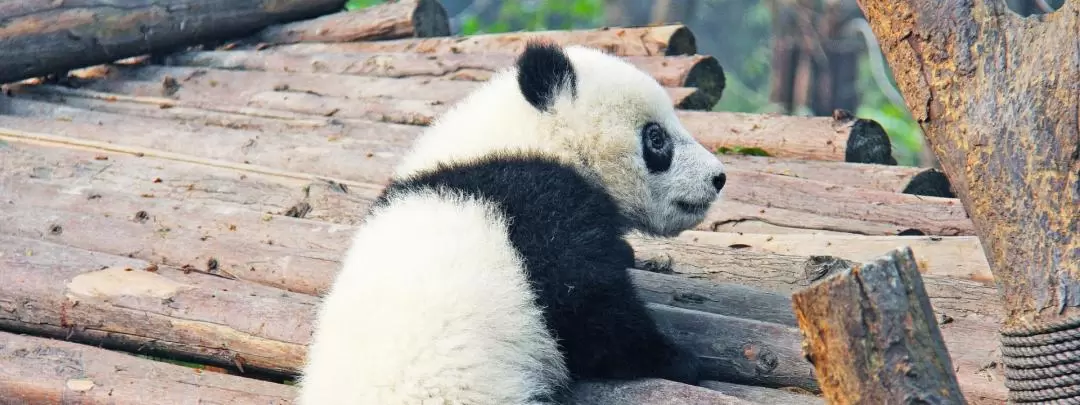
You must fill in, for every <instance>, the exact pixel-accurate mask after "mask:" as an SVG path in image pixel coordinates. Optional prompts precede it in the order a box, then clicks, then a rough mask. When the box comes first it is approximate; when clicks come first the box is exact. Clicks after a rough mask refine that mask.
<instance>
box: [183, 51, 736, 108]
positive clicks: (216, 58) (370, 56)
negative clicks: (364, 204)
mask: <svg viewBox="0 0 1080 405" xmlns="http://www.w3.org/2000/svg"><path fill="white" fill-rule="evenodd" d="M349 45H350V44H348V43H345V44H341V43H308V44H296V45H289V46H280V47H276V48H275V49H273V50H262V51H245V50H234V51H201V52H184V53H177V54H173V55H170V56H168V57H167V58H166V59H165V63H166V64H167V65H175V66H190V67H204V68H215V69H233V70H265V71H270V72H298V73H333V74H339V75H358V76H377V77H391V78H404V77H425V78H442V79H450V80H474V81H484V80H488V79H490V78H491V75H493V74H494V73H495V72H497V71H499V70H500V69H503V68H506V67H509V66H512V65H513V64H514V62H515V60H516V59H517V55H515V54H509V53H479V54H454V53H450V54H420V53H411V52H386V53H371V52H349V51H348V50H347V48H346V47H348V46H349ZM625 59H626V60H627V61H629V62H630V63H632V64H634V66H637V67H638V68H639V69H642V70H643V71H645V72H647V73H649V74H650V75H651V76H652V77H653V78H654V79H656V80H657V81H658V82H660V84H661V85H663V86H665V87H696V88H698V89H700V90H701V91H703V92H705V93H706V94H707V95H709V96H711V97H713V98H714V100H713V102H715V101H716V100H719V99H720V97H721V95H722V94H723V90H724V85H725V83H726V79H725V76H724V70H723V69H722V68H721V67H720V64H719V63H718V62H717V61H716V58H713V57H712V56H707V55H681V56H628V57H625Z"/></svg>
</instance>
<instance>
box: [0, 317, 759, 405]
mask: <svg viewBox="0 0 1080 405" xmlns="http://www.w3.org/2000/svg"><path fill="white" fill-rule="evenodd" d="M0 340H2V341H3V342H4V344H3V345H2V346H0V377H2V378H0V396H2V397H3V398H5V399H6V401H17V402H15V403H20V404H21V403H69V402H72V401H76V402H78V403H93V404H106V403H117V402H119V403H132V404H145V403H153V404H161V405H173V404H175V405H180V404H188V403H191V402H192V401H196V402H200V403H230V404H236V405H255V404H261V405H265V404H273V405H287V404H291V403H293V398H294V397H295V395H296V392H295V388H294V387H292V386H289V385H285V384H276V383H272V382H267V381H260V380H256V379H251V378H244V377H238V376H233V375H229V374H223V373H218V372H209V371H205V372H200V371H199V370H198V369H192V368H189V367H184V366H178V365H173V364H168V363H164V362H158V361H154V360H148V359H145V358H140V357H136V356H132V355H130V354H126V353H121V352H115V351H111V350H105V349H101V348H97V347H93V346H88V345H82V344H77V343H71V342H65V341H61V340H53V339H46V338H41V337H34V336H26V335H18V334H12V333H6V332H0ZM763 390H764V391H765V392H767V391H769V390H767V389H763ZM572 400H573V401H575V402H576V403H580V404H582V405H585V404H589V405H592V404H612V405H614V404H622V403H627V402H626V401H631V403H634V404H642V405H684V404H697V403H702V402H706V403H710V404H721V405H757V404H759V403H758V402H751V401H749V400H746V399H740V398H737V397H734V396H729V395H725V394H724V393H721V392H718V391H715V390H708V389H704V388H701V387H695V386H691V385H685V384H679V383H675V382H672V381H666V380H657V379H646V380H641V381H610V382H608V381H586V382H578V383H576V384H575V386H574V388H573V398H572ZM5 403H9V402H5ZM761 404H764V403H761Z"/></svg>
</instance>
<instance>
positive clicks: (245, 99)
mask: <svg viewBox="0 0 1080 405" xmlns="http://www.w3.org/2000/svg"><path fill="white" fill-rule="evenodd" d="M200 1H202V2H208V3H209V2H210V1H209V0H200ZM40 3H42V6H41V7H39V8H40V10H38V12H40V13H41V14H42V15H44V16H45V17H40V18H47V16H48V15H51V14H48V13H46V11H49V10H51V9H49V8H47V7H46V6H48V4H51V3H52V2H44V1H43V2H40ZM132 3H137V2H136V1H132ZM248 3H251V2H239V3H237V5H235V7H248V6H246V4H248ZM287 3H288V4H290V5H291V6H290V7H294V9H290V10H288V13H284V12H281V13H277V14H272V15H271V14H270V13H269V12H268V11H260V10H251V11H249V12H250V13H252V15H257V16H258V19H255V18H254V17H253V19H252V20H250V21H249V22H248V23H246V24H247V25H246V26H245V27H244V32H243V35H240V34H236V33H234V34H233V35H232V36H231V37H228V36H227V37H228V38H231V39H229V40H228V41H227V43H224V44H221V43H218V44H216V45H215V46H209V45H207V44H205V41H206V38H207V36H206V35H202V34H200V35H195V34H185V33H184V32H182V30H181V31H180V32H176V31H168V32H166V31H162V32H163V33H167V34H168V36H169V41H168V44H167V45H168V46H167V47H164V48H156V47H155V48H153V49H146V48H145V46H144V45H139V46H138V47H136V48H133V49H132V51H131V52H130V54H123V55H119V56H118V57H124V58H128V57H136V58H134V59H130V58H129V59H126V60H123V61H120V60H114V61H113V62H112V63H108V64H105V65H91V64H92V63H100V62H101V61H99V59H100V58H101V57H102V56H101V55H97V56H94V55H93V54H87V55H88V56H86V57H85V59H82V60H80V61H76V62H78V63H77V64H76V65H68V64H64V63H59V64H56V65H55V66H52V67H46V66H37V65H34V66H32V67H31V66H30V65H26V66H28V67H25V68H24V71H25V72H33V73H34V75H24V76H19V77H15V76H12V77H6V76H5V80H7V81H8V83H6V84H4V87H3V95H0V285H3V286H5V287H4V288H0V398H2V399H0V403H3V404H7V403H16V404H24V403H60V402H62V401H68V402H63V403H69V402H70V403H74V402H78V403H93V404H104V403H114V402H115V403H130V404H143V403H145V404H151V403H153V404H173V403H176V404H179V403H193V402H200V401H203V402H207V403H231V404H235V405H246V404H268V403H269V404H289V403H291V401H292V398H291V396H292V395H293V393H294V386H293V385H292V384H293V381H294V378H295V373H296V371H297V369H298V367H299V366H300V365H301V364H302V361H303V358H304V355H305V350H306V343H307V342H308V339H309V338H310V333H311V327H312V326H311V320H312V315H313V311H314V308H315V305H316V304H317V303H318V296H319V294H320V293H322V292H324V291H325V290H326V289H327V287H328V286H329V284H330V282H331V280H332V279H333V276H334V274H335V272H336V271H337V266H338V265H339V261H340V258H341V255H342V253H343V252H344V250H345V248H346V247H347V244H348V240H349V236H350V234H351V231H352V230H353V229H354V227H355V226H356V224H357V223H358V222H359V220H360V219H361V217H362V216H363V214H364V213H365V211H366V210H367V208H368V207H369V205H370V204H371V202H372V201H373V199H374V198H375V197H376V196H377V195H378V193H379V192H380V190H381V189H382V187H383V185H384V184H385V182H386V181H387V179H388V176H389V175H390V169H391V167H392V166H393V165H394V164H395V163H396V162H397V161H398V159H399V158H400V157H401V154H402V153H403V152H404V151H405V150H406V148H407V147H408V145H409V142H411V141H412V140H413V139H414V138H415V137H416V136H417V135H418V134H419V132H420V131H421V130H422V129H423V127H424V126H425V125H427V124H428V123H430V122H431V119H432V118H433V117H434V116H436V115H437V114H439V113H440V112H441V111H443V110H444V109H445V108H446V107H447V106H448V105H450V104H452V103H453V102H455V101H456V100H458V99H460V98H461V97H462V96H463V95H465V94H467V93H468V92H469V91H470V90H471V89H473V88H475V87H476V86H477V85H479V83H481V82H483V81H484V80H487V79H488V78H489V77H490V75H491V74H492V73H493V72H495V71H497V70H498V69H500V68H501V67H503V66H506V65H507V64H509V63H512V60H513V55H514V52H516V51H517V50H519V49H520V47H521V45H522V44H523V42H522V41H524V40H525V39H527V38H529V37H533V36H536V35H548V36H549V37H551V38H552V39H554V40H556V41H557V42H560V43H564V44H586V45H593V46H600V47H603V48H605V49H608V50H609V51H611V52H614V53H616V54H619V55H622V56H625V57H627V59H628V60H629V61H630V62H631V63H634V64H635V65H637V66H638V67H640V68H642V69H643V70H645V71H646V72H648V73H649V74H651V75H652V76H653V77H655V78H656V79H657V80H658V81H660V83H661V84H663V85H664V86H665V87H666V88H667V89H668V93H669V94H670V95H671V96H672V103H673V105H675V106H677V107H678V108H679V115H680V116H681V118H682V119H683V122H684V123H685V125H686V126H687V128H688V129H690V130H691V132H693V133H694V135H695V136H696V137H697V138H698V140H699V141H701V142H702V143H703V144H704V145H706V146H707V147H709V148H712V149H715V150H717V151H718V153H719V156H720V159H721V160H722V161H723V162H724V163H725V164H726V165H727V167H728V170H729V179H730V182H729V186H728V187H727V188H726V189H725V193H724V198H723V200H722V201H720V202H718V203H717V204H716V205H715V206H714V208H713V209H712V210H711V211H710V213H709V216H708V219H707V220H706V221H705V222H703V223H702V224H701V225H700V226H699V227H698V228H697V229H696V230H692V231H688V232H686V233H684V234H683V235H681V236H679V237H677V238H672V239H647V238H634V239H632V240H631V242H632V245H633V246H634V248H635V251H636V253H637V263H636V264H635V268H634V269H628V271H629V272H630V273H631V275H632V277H633V280H634V284H635V286H636V287H637V289H638V292H639V294H640V295H641V296H642V297H643V299H645V300H646V301H647V302H648V303H649V309H650V313H651V315H652V316H653V317H654V318H655V319H656V320H657V321H658V322H659V324H660V325H661V329H662V330H664V332H665V333H669V334H671V335H672V336H673V337H675V339H676V340H677V341H678V342H680V344H684V345H687V346H688V347H691V348H693V350H695V351H696V352H697V353H699V355H700V356H702V357H703V358H704V359H707V361H705V365H704V369H703V372H704V373H705V375H706V376H707V380H708V381H705V382H703V383H702V384H700V386H688V385H684V384H678V383H673V382H670V381H663V380H644V381H633V382H610V381H585V382H581V383H579V384H578V385H577V386H576V387H575V395H576V397H575V398H576V400H577V401H578V403H581V404H600V405H604V404H623V403H634V404H642V405H676V404H702V403H708V404H749V405H752V404H824V403H825V402H824V401H825V400H824V398H823V397H822V396H821V395H822V394H821V392H822V390H821V387H820V385H819V382H818V380H817V377H816V376H815V374H814V373H815V371H814V365H813V364H811V363H810V362H809V361H807V360H806V359H805V358H804V357H803V355H802V352H801V342H802V338H801V335H800V332H799V324H798V322H797V320H796V316H795V313H794V311H793V306H792V300H791V295H792V293H794V292H796V291H798V290H800V289H803V288H805V287H807V286H810V285H812V284H813V283H814V282H815V281H818V280H821V279H824V278H826V277H828V276H829V275H830V274H833V273H835V272H837V271H842V270H843V269H846V268H849V267H850V265H851V263H857V262H865V261H869V260H872V259H873V258H875V257H878V256H879V255H881V254H884V253H885V252H887V251H890V250H891V249H894V248H898V247H902V246H910V247H911V249H912V251H913V255H914V256H913V257H914V260H917V261H918V265H919V266H918V267H919V268H920V269H921V270H922V272H923V273H922V274H921V277H922V280H923V283H924V288H925V294H926V296H927V297H928V302H929V305H930V306H931V307H932V309H933V311H934V316H936V317H937V322H938V326H939V328H940V338H941V339H940V340H941V341H943V342H944V344H945V345H946V346H947V348H948V353H949V356H950V358H951V364H952V365H953V367H954V369H955V370H954V371H955V374H956V381H957V385H958V387H959V389H960V390H961V392H962V395H963V397H964V398H965V399H966V400H967V401H968V403H971V404H1003V403H1005V400H1006V398H1007V390H1006V388H1005V386H1004V384H1003V381H1004V377H1003V370H1002V369H1001V367H1000V364H1001V356H1000V352H999V350H998V347H997V330H998V327H999V324H1000V322H1001V319H1002V318H1003V314H1002V313H1001V311H1000V310H999V308H1000V303H999V298H998V295H997V293H996V290H995V288H994V284H993V282H994V280H993V277H992V275H991V274H990V271H989V266H988V264H987V261H986V258H985V257H984V255H983V251H982V246H981V245H980V244H979V241H978V239H977V238H975V237H974V236H973V235H974V231H973V225H972V223H971V220H970V219H969V218H968V217H967V214H966V213H965V212H964V209H963V207H962V206H961V204H960V202H959V201H958V200H957V199H955V198H946V197H935V196H928V195H914V194H911V193H910V192H907V193H905V190H916V189H925V187H913V186H912V182H913V180H915V181H916V182H918V180H917V179H918V178H921V177H926V176H920V174H922V173H925V172H927V170H928V169H923V168H914V167H900V166H896V165H895V162H889V159H887V158H883V157H881V156H880V151H881V150H882V149H881V148H882V145H881V144H880V143H878V144H875V143H874V142H876V141H874V139H878V138H880V137H882V136H883V134H884V132H883V131H882V130H881V129H880V126H878V125H877V124H876V123H874V122H873V121H869V120H862V119H850V118H846V119H845V118H842V117H844V116H845V115H844V114H838V115H837V118H834V117H816V118H806V117H791V116H778V115H759V114H737V113H726V112H713V111H711V109H712V105H713V104H715V102H716V100H718V99H719V98H720V97H722V96H723V89H724V76H723V69H722V68H721V67H720V66H719V64H718V63H717V62H716V60H715V59H714V58H712V57H710V56H708V55H699V54H697V53H696V49H695V48H694V45H693V44H694V40H693V34H692V33H691V32H690V31H689V30H688V29H687V28H686V27H683V26H659V27H628V28H612V29H604V30H584V31H565V32H551V33H529V34H490V35H484V36H477V37H457V36H448V35H447V33H446V31H445V30H446V28H445V27H446V26H447V25H445V24H446V22H445V21H443V20H445V18H446V15H445V11H444V10H443V9H442V7H441V5H439V4H438V3H437V2H435V1H434V0H432V1H402V2H394V3H388V4H387V5H384V6H376V7H375V9H371V10H365V11H363V12H359V13H357V12H354V13H351V14H349V13H343V12H341V13H333V12H330V11H328V10H327V8H328V6H327V4H329V3H328V2H315V3H318V4H315V3H313V5H312V6H311V7H315V8H316V9H313V10H303V9H299V8H297V7H302V6H301V5H300V3H301V2H287ZM294 3H295V5H294ZM148 4H149V2H148ZM49 7H51V6H49ZM5 12H13V11H12V10H8V9H6V8H5V7H4V6H0V17H2V16H3V15H4V13H5ZM177 12H181V11H177ZM328 12H329V14H327V13H328ZM291 15H296V16H298V17H293V18H288V19H285V16H291ZM133 16H134V14H133ZM362 16H371V17H370V18H371V19H370V20H369V19H366V18H360V17H362ZM271 17H273V18H271ZM27 18H29V17H27ZM132 18H142V17H132ZM301 18H307V19H301ZM264 20H266V21H264ZM80 21H82V20H80ZM135 23H139V24H143V25H144V26H146V27H151V28H152V27H153V26H154V24H167V23H168V21H158V19H150V18H148V19H146V20H144V21H141V22H125V24H135ZM80 24H89V23H88V22H80ZM121 28H122V27H121ZM10 32H14V31H10ZM102 32H105V31H102ZM118 32H119V31H118ZM122 33H123V34H124V35H128V34H127V33H126V31H123V32H122ZM11 35H20V34H19V33H15V34H11ZM21 35H27V38H30V39H32V40H34V41H43V40H44V39H45V38H46V36H42V35H41V34H40V33H37V32H29V31H27V32H24V33H22V34H21ZM110 35H113V34H110ZM163 35H164V34H163ZM108 38H113V39H112V40H111V41H113V42H111V43H116V44H123V43H124V41H126V40H127V39H126V37H124V36H121V35H120V34H115V35H113V36H110V37H108ZM215 38H216V37H215ZM177 44H183V45H185V46H190V47H191V49H184V50H180V51H177V50H176V49H177ZM59 46H60V45H57V47H59ZM66 46H70V44H69V45H66ZM50 49H51V48H50ZM57 49H59V48H57ZM64 52H68V53H70V52H71V51H70V49H69V48H64ZM144 53H153V54H154V55H151V56H143V57H138V56H139V55H142V54H144ZM111 55H112V56H117V54H111ZM95 58H97V59H95ZM9 59H10V58H9ZM34 62H35V63H45V62H47V61H44V60H43V61H34ZM5 63H15V64H27V63H28V62H27V61H26V60H24V59H19V60H15V59H12V60H11V61H2V60H0V71H5V72H14V71H13V70H5V68H6V67H7V66H6V65H5ZM65 63H70V62H65ZM19 66H22V65H19ZM54 68H55V69H54ZM73 68H78V70H74V71H71V72H70V74H69V75H68V76H67V77H66V78H63V77H61V78H57V77H50V78H42V77H37V76H36V75H40V74H42V73H43V72H55V71H67V70H68V69H73ZM867 145H870V146H867ZM885 146H886V147H887V144H886V145H885ZM747 148H753V149H755V150H760V151H764V152H765V154H767V155H768V156H748V155H743V154H739V153H738V152H731V151H738V150H745V149H747ZM915 186H918V184H915ZM415 232H423V230H422V229H417V230H415ZM901 234H903V235H912V234H914V235H918V236H899V235H901ZM5 401H7V402H5Z"/></svg>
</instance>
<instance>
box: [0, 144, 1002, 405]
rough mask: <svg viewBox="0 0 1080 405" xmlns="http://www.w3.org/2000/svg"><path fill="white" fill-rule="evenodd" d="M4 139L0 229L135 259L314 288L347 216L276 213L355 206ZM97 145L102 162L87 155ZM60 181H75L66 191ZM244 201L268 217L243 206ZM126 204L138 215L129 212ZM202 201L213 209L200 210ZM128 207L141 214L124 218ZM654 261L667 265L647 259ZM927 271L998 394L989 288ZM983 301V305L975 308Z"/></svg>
mask: <svg viewBox="0 0 1080 405" xmlns="http://www.w3.org/2000/svg"><path fill="white" fill-rule="evenodd" d="M3 139H7V140H8V141H9V143H8V144H7V147H5V148H0V153H2V155H0V162H3V163H4V164H10V165H11V166H8V167H9V168H10V169H9V168H5V170H0V173H3V174H7V175H10V176H12V177H7V178H0V195H4V196H12V197H8V199H7V200H6V201H0V202H3V203H6V204H7V205H6V207H8V208H6V209H5V210H4V211H0V217H4V219H0V229H7V230H15V232H17V235H19V236H22V237H27V238H34V239H42V238H44V239H45V240H48V241H52V242H56V243H63V244H65V245H71V246H75V247H79V248H85V249H92V250H97V251H103V252H106V253H110V254H116V255H129V254H131V255H134V257H135V258H137V259H143V260H148V261H152V262H159V263H160V262H162V261H164V262H166V263H169V264H174V265H176V266H181V267H182V266H183V265H186V264H190V265H192V266H195V267H196V268H200V269H205V268H208V267H209V266H207V265H206V264H207V263H209V262H210V259H211V258H213V259H214V262H215V263H216V264H217V266H216V267H217V268H218V269H219V270H220V271H221V273H222V274H231V275H235V276H237V277H238V278H241V279H244V280H251V281H256V282H262V283H266V284H270V285H276V286H283V288H287V289H290V290H294V291H308V292H311V293H314V292H316V291H319V290H323V289H325V287H326V286H328V285H329V282H330V279H331V277H332V275H333V274H334V272H335V271H336V266H337V264H336V263H337V260H339V257H338V256H340V254H341V253H342V252H343V251H344V249H345V247H346V246H347V243H348V238H349V235H350V233H349V231H348V229H349V228H347V227H340V226H334V225H329V224H326V223H320V222H315V221H308V220H299V219H296V218H289V216H290V214H288V211H294V212H295V213H294V214H291V215H298V216H305V215H304V214H303V213H304V212H309V211H308V209H310V213H308V214H307V215H306V217H307V218H311V217H314V216H321V217H322V218H324V219H327V220H330V221H335V222H338V223H350V222H353V221H356V220H358V219H359V215H360V213H362V212H363V211H364V209H366V208H365V207H366V206H367V202H365V201H363V198H362V197H361V196H362V195H363V194H365V191H363V190H364V189H363V188H361V187H358V186H356V185H354V184H351V183H350V185H349V186H348V188H342V187H341V186H340V185H339V184H338V183H324V182H311V183H309V181H310V180H305V179H300V181H297V179H298V177H294V176H288V175H287V173H273V172H270V173H261V172H257V171H253V170H247V169H246V167H247V166H245V165H236V166H224V165H208V164H204V163H203V162H201V161H198V160H188V161H169V160H157V158H155V155H154V154H152V153H147V154H145V155H144V157H142V158H138V157H135V156H132V155H128V156H127V157H125V156H124V155H125V154H123V153H116V152H108V151H103V150H100V149H88V150H70V151H68V152H64V151H65V150H66V149H56V145H55V144H50V145H49V146H50V147H49V148H45V149H42V148H41V147H31V146H26V145H25V144H24V143H23V141H22V140H18V139H12V138H3ZM3 139H0V140H3ZM30 149H38V151H37V152H34V151H32V150H30ZM99 156H101V157H106V158H107V160H98V159H97V158H98V157H99ZM158 179H162V180H160V181H158ZM28 182H29V184H28ZM73 184H75V185H78V186H77V188H74V189H73V188H72V185H73ZM289 184H292V186H289ZM5 185H6V186H7V188H6V189H3V188H4V186H5ZM305 185H308V186H309V188H308V189H307V190H303V187H305ZM180 200H184V201H188V203H182V202H180ZM245 209H247V210H252V211H255V212H272V213H274V214H277V215H269V216H258V215H253V214H245V213H243V211H244V210H245ZM139 210H142V211H145V212H146V214H145V215H142V216H140V215H138V211H139ZM207 212H212V213H213V215H212V216H207V215H206V213H207ZM283 213H284V216H283V215H282V214H283ZM140 217H141V218H146V219H147V222H146V223H138V222H135V221H133V219H138V218H140ZM267 219H269V220H267ZM54 225H60V226H61V228H60V229H59V230H60V232H59V234H56V233H55V232H54V229H55V228H54ZM97 229H116V230H117V231H116V232H115V233H114V235H113V237H110V238H100V237H99V233H97V232H98V231H97ZM252 241H255V242H256V243H254V244H253V243H252ZM314 241H317V242H314ZM632 243H633V245H634V247H635V250H636V251H637V252H638V258H639V266H641V267H645V268H648V269H651V270H657V271H666V272H672V271H674V272H676V273H677V274H679V275H680V276H686V277H690V278H700V279H706V280H708V281H709V282H725V281H729V282H734V283H739V284H743V285H746V286H749V287H754V288H766V289H769V290H771V291H774V292H777V293H781V294H784V295H787V294H790V292H791V291H793V289H794V288H796V287H797V286H799V285H805V284H800V283H804V281H800V280H806V279H807V273H806V270H804V267H805V264H806V262H807V259H806V257H805V256H791V255H778V254H764V253H760V252H753V251H749V250H747V249H734V248H726V247H716V246H714V247H711V248H710V247H708V246H698V245H688V243H687V242H685V241H680V240H654V241H649V240H644V241H642V240H634V241H632ZM254 245H257V246H258V247H256V246H254ZM681 245H686V247H685V248H683V247H681ZM657 257H659V258H660V259H661V260H657V259H656V258H657ZM672 259H673V260H672ZM658 262H659V263H660V264H664V263H668V264H667V266H666V267H664V266H661V267H657V266H656V263H658ZM632 273H634V274H636V276H635V283H636V284H637V285H638V287H639V291H642V293H643V296H645V297H646V299H648V300H650V301H652V302H658V303H663V304H668V305H672V306H678V307H682V308H689V309H695V310H702V311H711V312H718V313H720V314H733V313H734V314H738V315H739V316H745V317H752V318H755V319H759V320H764V321H770V322H781V323H787V322H789V321H784V319H783V318H784V317H786V316H788V315H790V310H789V312H786V313H783V314H780V313H774V314H772V315H769V314H766V313H765V312H766V311H767V308H775V307H778V306H781V305H780V300H778V299H776V298H775V296H773V297H774V298H769V295H768V294H754V296H752V297H747V299H746V300H742V299H741V298H740V297H745V294H743V293H741V292H739V291H738V290H739V289H738V288H728V289H726V290H725V291H722V292H721V291H719V290H716V292H713V291H703V290H702V289H699V288H698V286H701V285H707V284H708V283H706V281H705V280H698V281H696V282H694V283H686V284H679V285H674V284H672V285H667V286H664V285H663V284H659V283H649V280H651V279H656V278H658V277H659V278H660V279H661V280H662V279H664V278H663V277H660V276H664V275H662V274H656V275H654V274H651V273H641V272H632ZM812 275H813V274H811V276H812ZM668 277H672V276H668ZM927 279H928V280H929V281H928V283H931V285H932V286H935V285H936V286H940V288H939V289H931V294H932V297H933V298H932V299H933V302H934V305H935V306H936V307H937V310H938V311H939V312H941V311H943V310H948V311H949V312H946V313H945V315H947V316H948V318H947V319H945V320H943V322H946V321H947V322H948V323H947V324H946V325H945V326H943V328H944V333H945V336H946V339H947V341H948V343H949V345H950V347H951V348H952V349H953V351H954V356H956V359H954V360H955V362H956V364H957V366H958V368H959V371H958V373H961V376H962V380H961V381H962V384H964V389H965V390H969V391H970V392H972V393H973V394H972V396H973V397H976V396H978V397H981V398H989V399H990V400H991V402H990V403H994V402H993V401H994V400H1001V399H1003V398H1004V395H1005V394H1004V387H1001V386H1000V384H998V383H996V382H995V381H1000V378H1001V377H1000V371H999V370H996V369H995V368H993V367H988V366H987V365H988V364H991V363H992V362H993V361H996V357H994V356H996V355H994V354H993V353H995V350H996V348H997V346H996V344H995V343H994V342H993V339H992V338H986V337H987V336H993V335H994V333H995V331H996V328H997V326H996V324H995V323H993V321H989V320H988V319H991V318H992V319H996V317H997V316H1000V314H997V315H995V313H993V312H992V310H993V309H994V308H995V307H994V306H992V305H989V304H987V303H988V302H993V300H995V299H997V297H996V295H995V294H994V291H993V289H992V288H989V287H985V286H982V285H980V284H977V283H971V282H962V281H959V280H950V279H945V278H941V279H940V282H939V283H937V284H932V282H934V281H936V280H939V279H935V278H930V277H928V278H927ZM669 280H670V279H669ZM703 283H704V284H703ZM694 284H697V285H694ZM751 300H753V301H751ZM766 300H768V301H766ZM739 302H746V303H747V304H746V305H750V306H753V305H760V306H761V307H762V308H761V311H762V312H755V311H752V310H750V309H745V308H743V307H739V306H737V305H738V303H739ZM764 302H770V304H764ZM788 308H790V307H788ZM986 310H990V311H991V312H990V313H985V312H978V311H986ZM725 311H727V312H725ZM788 319H790V318H788ZM980 336H982V337H980ZM973 403H977V402H973Z"/></svg>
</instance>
